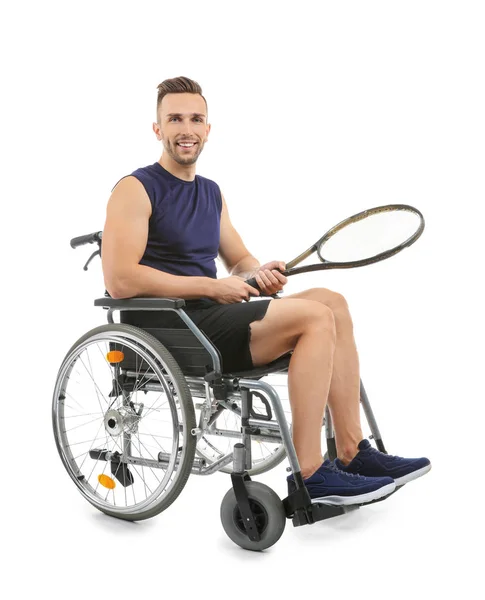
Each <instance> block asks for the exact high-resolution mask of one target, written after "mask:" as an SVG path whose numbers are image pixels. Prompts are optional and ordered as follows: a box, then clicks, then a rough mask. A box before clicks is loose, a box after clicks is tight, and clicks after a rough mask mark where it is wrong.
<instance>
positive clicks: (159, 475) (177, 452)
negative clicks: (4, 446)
mask: <svg viewBox="0 0 485 600" xmlns="http://www.w3.org/2000/svg"><path fill="white" fill-rule="evenodd" d="M101 240H102V232H95V233H92V234H88V235H84V236H79V237H77V238H74V239H73V240H71V246H72V247H73V248H75V247H78V246H81V245H83V244H88V243H97V244H98V250H97V251H95V252H94V253H93V254H92V255H91V257H90V258H89V260H88V262H87V263H86V265H85V266H84V270H87V267H88V264H89V262H90V261H91V260H92V259H93V258H94V256H96V255H100V254H101ZM256 301H257V300H256ZM94 304H95V306H99V307H102V308H103V309H105V310H107V321H108V323H107V324H104V325H101V326H98V327H96V328H94V329H92V330H91V331H88V332H87V333H85V334H84V335H83V336H82V337H81V338H80V339H78V340H77V341H76V342H75V343H74V344H73V346H72V347H71V348H70V350H69V351H68V352H67V354H66V356H65V358H64V360H63V362H62V364H61V367H60V369H59V372H58V375H57V379H56V383H55V387H54V394H53V406H52V419H53V430H54V437H55V442H56V445H57V449H58V452H59V455H60V457H61V460H62V462H63V464H64V467H65V468H66V470H67V472H68V474H69V475H70V477H71V479H72V480H73V482H74V483H75V485H76V486H77V488H78V490H79V491H80V493H81V494H82V495H83V496H84V497H85V498H86V500H87V501H88V502H90V503H91V504H92V505H93V506H94V507H96V508H97V509H98V510H100V511H102V512H103V513H105V514H107V515H110V516H113V517H117V518H119V519H126V520H130V521H137V520H143V519H148V518H151V517H154V516H156V515H158V514H159V513H161V512H162V511H164V510H166V509H167V508H168V507H169V506H170V505H171V504H172V503H173V502H174V501H175V500H176V499H177V497H178V496H179V494H180V493H181V492H182V490H183V488H184V486H185V484H186V482H187V480H188V477H189V475H191V474H194V475H210V474H212V473H215V472H216V471H221V472H223V473H227V474H229V475H230V477H231V488H230V489H229V490H228V492H227V493H226V495H225V496H224V498H223V500H222V504H221V510H220V518H221V522H222V526H223V528H224V530H225V532H226V534H227V535H228V536H229V538H230V539H231V540H232V541H233V542H234V543H235V544H237V545H239V546H240V547H241V548H244V549H247V550H256V551H258V550H264V549H266V548H269V547H271V546H272V545H274V544H275V543H276V542H277V541H278V540H279V538H280V537H281V535H282V534H283V531H284V529H285V525H286V521H287V519H291V520H292V522H293V525H294V526H296V527H297V526H302V525H307V524H313V523H315V522H317V521H321V520H323V519H327V518H331V517H335V516H338V515H341V514H343V513H345V512H348V511H350V510H355V509H357V508H359V506H358V505H350V506H336V505H332V504H325V503H323V502H321V503H314V502H313V503H312V501H311V499H310V496H309V494H308V491H307V489H306V487H305V486H304V484H303V478H302V476H301V472H300V466H299V463H298V458H297V456H296V452H295V448H294V445H293V442H292V437H291V424H290V421H291V411H286V412H285V410H284V407H283V403H282V401H281V398H280V395H279V394H278V391H277V389H276V386H273V385H270V384H269V383H267V382H266V381H262V379H264V378H265V377H266V376H268V375H269V374H277V375H280V376H282V377H285V375H286V373H287V371H288V366H289V363H290V359H291V352H290V353H288V354H286V355H284V356H282V357H280V358H278V359H277V360H275V361H273V362H271V363H269V364H267V365H265V366H262V367H257V368H254V369H252V370H250V371H238V372H226V371H224V366H223V363H222V360H221V356H220V354H219V351H218V350H217V348H216V347H215V346H214V345H213V344H212V343H211V341H210V340H209V338H208V337H207V336H206V335H205V334H204V333H203V332H202V331H201V330H199V329H198V328H197V327H196V325H195V324H194V323H193V322H192V320H191V319H190V317H189V316H188V315H187V313H186V312H185V311H184V306H185V301H184V300H183V299H180V298H130V299H123V300H118V299H113V298H111V297H109V295H108V293H107V292H106V293H105V296H104V297H103V298H98V299H96V300H95V302H94ZM132 310H137V311H140V310H142V311H145V310H149V311H153V310H156V311H160V310H162V311H173V312H175V313H176V314H177V315H178V317H179V318H180V324H181V327H180V328H177V329H175V328H146V329H145V328H144V329H140V328H138V327H135V326H133V325H130V324H127V323H126V322H123V321H126V315H127V314H128V312H129V311H132ZM116 312H118V313H119V318H120V322H119V323H117V322H115V320H114V318H113V314H114V313H116ZM360 391H361V405H362V407H363V411H364V414H365V417H366V419H367V422H368V425H369V428H370V430H371V432H372V435H370V439H373V440H374V442H375V444H376V446H377V448H378V449H379V450H380V451H381V452H386V450H385V448H384V444H383V442H382V438H381V435H380V432H379V429H378V427H377V423H376V420H375V418H374V415H373V412H372V409H371V407H370V403H369V400H368V398H367V395H366V392H365V389H364V386H363V384H362V381H361V388H360ZM196 411H197V413H198V418H196ZM322 425H324V427H325V437H326V444H327V452H326V453H325V458H330V460H333V459H334V458H335V457H336V445H335V436H334V431H333V427H332V419H331V415H330V412H329V410H328V407H327V409H326V412H325V417H324V421H323V424H322ZM285 458H287V459H288V461H289V468H288V469H287V470H288V471H291V472H292V473H293V475H294V479H295V487H296V490H295V491H294V492H292V493H291V494H290V495H289V496H288V497H286V498H284V499H283V500H282V499H280V498H279V496H278V495H277V494H276V493H275V492H274V491H273V490H272V489H271V488H270V487H269V486H267V485H265V484H263V483H261V482H259V481H253V480H252V477H253V476H255V475H260V474H262V473H264V472H267V471H269V470H270V469H272V468H274V467H275V466H276V465H278V464H280V463H281V462H282V461H283V460H284V459H285ZM377 501H379V500H377Z"/></svg>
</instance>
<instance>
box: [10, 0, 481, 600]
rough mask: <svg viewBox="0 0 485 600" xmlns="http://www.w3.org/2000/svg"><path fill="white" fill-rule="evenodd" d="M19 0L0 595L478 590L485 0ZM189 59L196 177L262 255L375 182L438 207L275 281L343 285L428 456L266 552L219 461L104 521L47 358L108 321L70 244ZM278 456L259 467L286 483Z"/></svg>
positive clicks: (396, 430) (294, 249) (392, 426)
mask: <svg viewBox="0 0 485 600" xmlns="http://www.w3.org/2000/svg"><path fill="white" fill-rule="evenodd" d="M14 6H15V8H8V9H2V14H1V15H0V22H1V25H0V45H1V48H0V50H1V53H2V76H1V88H2V92H1V104H2V109H1V112H0V119H1V122H0V126H1V131H2V136H1V144H2V167H3V168H2V178H1V185H2V201H3V203H2V213H3V218H2V233H3V235H2V270H3V274H4V276H3V285H2V287H3V291H2V307H3V315H4V318H3V323H2V329H3V332H2V338H3V342H4V343H3V349H2V354H3V360H2V372H3V381H4V382H6V383H7V385H6V386H5V385H3V386H2V388H3V391H4V393H3V394H2V395H3V419H2V423H3V427H2V429H3V436H2V438H3V444H2V458H3V460H2V469H1V472H2V489H3V490H4V491H3V492H2V495H1V496H2V504H3V505H4V507H3V517H4V522H3V527H2V541H3V547H4V548H5V549H6V552H7V560H6V561H5V559H4V561H3V565H2V566H3V567H4V568H5V570H6V572H7V578H5V577H4V578H3V581H2V583H3V585H5V586H7V585H8V584H10V583H11V584H12V585H14V586H15V587H14V588H11V591H10V592H8V595H7V596H5V597H9V598H27V597H29V598H30V597H34V596H35V597H36V596H39V595H42V596H44V595H47V594H48V595H49V597H51V598H61V597H62V598H65V597H69V598H85V597H90V598H104V597H106V596H107V595H108V594H111V595H113V596H115V597H117V598H131V597H134V596H135V594H136V597H138V598H142V597H163V596H166V595H167V594H168V593H170V595H171V596H174V595H175V594H177V595H180V594H181V595H182V597H185V596H189V595H191V596H193V597H202V598H211V599H213V598H226V597H230V598H243V597H246V595H247V594H249V593H250V594H254V595H255V596H256V597H258V598H259V597H261V598H269V597H272V596H274V595H276V596H281V595H282V594H285V597H286V592H288V597H289V596H290V595H293V594H298V593H300V592H303V593H304V594H305V595H309V596H328V597H336V596H337V595H338V597H339V598H373V599H376V598H377V599H378V598H389V597H393V598H407V597H414V598H425V597H429V596H430V595H431V594H432V595H433V596H435V597H443V596H446V597H452V596H455V595H456V594H458V593H460V594H461V595H462V596H463V597H466V598H470V599H472V598H478V597H479V585H480V586H481V589H482V591H483V584H480V579H481V578H480V574H479V571H478V559H479V556H480V553H481V552H482V550H481V545H482V542H481V539H482V537H483V533H484V528H483V525H484V522H483V507H482V498H483V466H482V465H483V459H482V456H483V444H482V439H483V427H482V423H483V416H484V410H483V403H484V394H483V383H482V380H483V377H482V372H483V363H484V358H485V356H484V351H483V334H484V321H483V313H484V307H483V292H482V287H483V286H482V279H483V258H484V253H483V243H482V240H483V234H482V221H481V219H480V216H481V215H482V214H483V209H482V203H483V201H484V191H485V189H484V188H485V183H484V176H483V165H484V158H485V156H484V154H485V151H484V139H485V118H484V112H485V111H484V109H483V107H484V106H485V86H484V76H483V73H484V56H485V42H484V36H483V31H484V27H485V18H484V16H485V14H484V13H485V11H484V7H483V3H481V2H469V1H463V0H461V1H459V2H458V1H456V2H448V1H443V0H442V1H440V2H432V1H426V0H421V1H408V2H394V1H389V0H388V1H382V2H377V1H368V2H367V1H365V2H364V1H361V2H354V1H346V2H310V1H305V0H300V1H299V2H286V1H279V2H270V1H267V2H254V1H250V0H247V1H246V2H244V3H233V2H215V1H208V2H207V1H206V2H188V1H185V2H165V1H163V0H159V1H158V2H143V1H141V2H138V3H136V4H135V3H131V2H120V1H118V2H89V1H85V2H82V3H78V4H76V5H74V3H71V2H69V3H61V2H59V3H56V2H49V1H46V2H39V3H34V2H17V3H15V5H14ZM179 75H185V76H188V77H190V78H193V79H195V80H196V81H198V82H199V83H200V84H201V86H202V89H203V93H204V95H205V96H206V98H207V100H208V103H209V121H210V122H211V123H212V132H211V135H210V140H209V142H208V144H207V145H206V147H205V150H204V152H203V154H202V156H201V158H200V160H199V163H198V173H200V174H201V175H205V176H206V177H209V178H211V179H214V180H215V181H217V182H218V183H219V184H220V186H221V188H222V190H223V193H224V195H225V197H226V200H227V203H228V206H229V211H230V215H231V218H232V221H233V223H234V224H235V226H236V228H237V229H238V231H239V232H240V233H241V235H242V237H243V239H244V241H245V242H246V244H247V246H248V247H249V249H250V250H251V251H252V252H253V253H254V254H255V256H257V257H258V259H259V260H260V261H261V262H265V261H267V260H271V259H280V260H286V261H288V260H290V259H291V258H293V257H294V256H295V255H296V254H298V253H299V252H300V251H302V250H303V249H304V248H306V247H307V246H308V245H309V244H310V243H311V242H313V241H314V239H316V238H318V237H319V235H320V234H321V233H322V232H323V231H324V230H325V229H328V228H329V227H330V226H332V225H333V224H335V223H336V222H338V221H340V220H341V219H343V218H345V217H347V216H349V215H351V214H353V213H355V212H358V211H360V210H363V209H365V208H369V207H372V206H377V205H379V204H387V203H393V202H403V203H409V204H412V205H415V206H417V207H418V208H419V209H420V210H421V211H422V212H423V213H424V215H425V217H426V223H427V227H426V230H425V233H424V235H423V237H422V238H421V239H420V240H419V241H418V243H416V244H415V246H413V247H412V248H410V249H408V250H406V251H405V252H403V253H402V254H400V255H398V256H396V257H394V258H392V259H390V260H389V261H387V262H385V263H381V264H378V265H373V266H371V267H366V268H365V269H361V270H352V271H341V272H337V271H334V272H326V273H320V274H318V273H317V274H312V275H302V276H297V277H294V278H292V279H290V282H289V283H288V285H287V290H286V293H287V294H289V293H292V292H295V291H300V290H303V289H306V288H308V287H314V286H321V287H328V288H330V289H335V290H337V291H340V292H342V293H343V294H344V295H345V296H346V298H347V300H348V302H349V305H350V307H351V311H352V315H353V318H354V324H355V334H356V339H357V345H358V348H359V352H360V359H361V368H362V378H363V380H364V383H365V385H366V388H367V391H368V394H369V397H370V400H371V403H372V406H373V408H374V411H375V414H376V417H377V420H378V423H379V426H380V429H381V432H382V434H383V439H384V441H385V443H386V445H387V447H388V450H389V451H390V452H391V453H395V454H401V455H404V456H421V455H426V456H429V457H430V459H431V460H432V462H433V469H432V471H431V472H430V474H429V475H427V476H426V477H424V478H423V479H421V480H419V481H416V482H413V483H411V484H409V485H408V486H406V487H405V488H404V489H403V490H401V491H400V492H399V494H396V495H395V496H393V497H392V498H390V499H389V500H387V501H385V502H383V503H379V504H376V505H373V506H370V507H366V508H364V509H361V510H359V511H356V512H354V513H351V514H349V515H346V516H343V517H340V518H338V519H333V520H329V521H326V522H322V523H318V524H316V525H313V526H311V527H302V528H296V529H295V528H293V527H292V524H291V522H290V521H288V523H287V529H286V531H285V533H284V535H283V537H282V539H281V540H280V541H279V542H278V543H277V544H276V545H275V546H274V547H273V548H271V549H270V550H268V551H266V552H265V553H263V554H258V553H249V552H245V551H243V550H240V549H239V548H238V547H237V546H235V545H234V544H233V543H232V542H231V541H230V540H229V539H228V538H227V537H226V535H225V534H224V532H223V530H222V527H221V524H220V520H219V507H220V502H221V500H222V497H223V495H224V493H225V492H226V490H227V489H228V487H229V478H228V476H226V475H223V474H215V475H213V476H211V477H207V478H198V477H195V476H194V477H191V478H189V481H188V484H187V486H186V488H185V489H184V491H183V493H182V495H181V496H180V497H179V499H178V500H177V501H176V502H175V504H174V505H173V506H172V507H170V508H169V509H168V510H167V511H166V512H164V513H162V514H161V515H159V516H158V517H156V518H155V519H152V520H151V521H147V522H143V523H138V524H130V523H123V522H118V521H116V520H114V519H109V518H107V517H105V516H104V515H102V514H101V513H98V512H97V511H96V510H95V509H94V508H92V507H91V506H90V505H89V504H87V503H86V501H85V500H84V499H83V498H82V497H81V495H80V494H79V493H78V492H77V490H76V489H75V487H74V485H73V484H72V482H71V481H70V479H69V477H68V475H67V473H66V472H65V471H64V469H63V467H62V464H61V462H60V459H59V457H58V455H57V451H56V449H55V445H54V440H53V435H52V427H51V422H50V410H51V408H50V407H51V397H52V391H53V386H54V382H55V378H56V374H57V369H58V368H59V366H60V363H61V361H62V359H63V357H64V355H65V353H66V352H67V350H68V348H69V347H70V346H71V345H72V344H73V343H74V341H75V340H76V339H77V338H78V337H80V336H81V335H82V334H83V333H84V332H86V331H87V330H88V329H91V328H93V327H96V326H97V325H100V324H102V323H103V322H104V321H105V318H106V316H105V312H104V311H103V310H102V309H98V308H94V307H93V300H94V298H96V297H100V296H102V294H103V289H104V288H103V282H102V275H101V265H100V262H99V259H97V260H95V261H93V263H92V266H91V268H90V270H89V271H88V272H87V273H86V272H83V270H82V266H83V264H84V262H85V260H87V258H88V255H89V250H91V248H89V249H86V248H83V249H78V250H76V251H74V250H72V249H71V248H70V246H69V240H70V238H72V237H74V236H77V235H81V234H84V233H89V232H92V231H96V230H100V229H102V228H103V225H104V217H105V209H106V203H107V200H108V197H109V195H110V191H111V188H112V187H113V186H114V184H115V183H116V182H117V181H118V179H119V178H121V177H123V176H124V175H126V174H129V173H131V172H132V171H133V170H134V169H136V168H137V167H140V166H145V165H147V164H151V163H153V162H155V161H156V160H158V158H159V156H160V154H161V145H160V143H159V142H157V141H156V138H155V136H154V134H153V132H152V130H151V124H152V122H153V120H154V117H155V106H156V86H157V85H158V84H159V83H160V82H161V81H163V80H164V79H166V78H169V77H176V76H179ZM93 249H94V248H93ZM220 275H223V273H220ZM285 466H286V463H283V464H282V465H280V466H279V467H277V468H276V469H274V470H273V471H272V472H270V473H268V474H266V475H263V476H261V477H259V478H257V479H258V480H261V481H263V482H265V483H267V484H268V485H271V486H272V487H273V489H275V491H276V492H277V493H278V494H279V495H280V496H284V495H285V491H286V484H285V476H286V472H285ZM475 539H476V540H477V541H478V542H479V546H478V547H475V546H473V541H474V540H475ZM248 586H251V591H248ZM169 589H170V591H169Z"/></svg>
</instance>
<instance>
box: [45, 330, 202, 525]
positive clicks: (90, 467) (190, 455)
mask: <svg viewBox="0 0 485 600" xmlns="http://www.w3.org/2000/svg"><path fill="white" fill-rule="evenodd" d="M94 345H97V346H98V351H97V352H96V351H95V350H91V351H90V350H89V349H90V347H91V346H94ZM100 346H101V347H102V348H103V350H104V354H103V350H101V348H100ZM118 347H119V348H121V349H122V350H124V352H119V354H118V355H113V354H110V353H109V352H108V354H106V350H109V351H111V349H112V348H118ZM83 353H84V354H85V356H84V359H83ZM128 353H131V354H130V356H132V357H135V359H136V360H135V363H134V364H135V365H136V366H137V365H138V362H137V360H138V359H139V363H140V365H142V364H143V365H144V367H143V369H144V370H143V371H140V372H139V373H138V372H137V371H135V375H132V376H131V379H130V375H129V371H128V367H127V368H126V371H125V372H123V371H122V369H123V368H124V367H123V365H124V362H126V361H127V360H128V359H127V358H126V356H128ZM113 356H115V358H112V357H113ZM121 356H123V357H124V358H118V357H121ZM100 357H101V358H100ZM107 357H109V360H110V361H111V360H113V361H114V362H108V358H107ZM96 361H97V362H96ZM78 362H80V366H79V371H78V370H77V369H78V367H76V364H77V363H78ZM116 362H118V363H119V366H118V367H117V366H116ZM93 363H94V367H93ZM98 363H99V366H98ZM106 366H107V367H108V368H106ZM136 368H137V367H136ZM84 371H88V372H89V371H91V373H90V378H91V379H92V382H91V383H90V388H91V389H90V388H89V387H88V386H86V387H83V386H82V376H83V374H84ZM113 371H114V372H115V373H117V376H116V377H113ZM120 373H121V376H120ZM123 373H125V374H124V375H123ZM94 375H96V376H98V375H99V376H100V377H102V380H100V383H97V382H96V381H95V377H94ZM110 379H111V380H110ZM71 380H72V381H71ZM80 380H81V383H80ZM87 381H88V382H89V378H87ZM154 381H155V383H152V382H154ZM156 381H158V382H159V384H160V387H159V388H158V387H157V385H158V384H157V383H156ZM70 384H72V386H71V385H70ZM108 386H109V387H108ZM150 386H151V387H150ZM154 387H155V388H156V389H155V390H153V388H154ZM110 389H111V392H110V393H109V394H107V392H108V391H109V390H110ZM153 391H155V394H153V395H151V394H152V392H153ZM76 392H78V395H77V396H73V394H74V393H76ZM157 396H158V398H157ZM152 397H153V398H154V399H155V400H154V401H153V402H155V404H149V403H148V400H150V399H151V398H152ZM160 397H161V398H162V401H160ZM113 398H114V399H113ZM133 398H135V400H133ZM138 400H140V401H139V402H138ZM84 403H86V409H84V408H83V406H84ZM93 409H94V412H93ZM84 411H87V412H84ZM164 411H165V412H164ZM108 413H109V414H108ZM92 415H97V416H96V418H93V416H92ZM164 415H168V417H167V425H166V427H167V431H168V433H169V434H170V435H171V436H172V438H173V439H172V441H171V443H170V442H167V443H166V444H165V438H167V437H168V438H169V439H170V435H169V436H165V435H162V434H161V433H166V432H165V430H163V432H161V428H163V425H160V423H164V421H163V420H161V417H163V416H164ZM52 419H53V429H54V437H55V441H56V445H57V450H58V452H59V455H60V457H61V459H62V462H63V464H64V467H65V468H66V470H67V471H68V473H69V475H70V477H71V479H72V480H73V481H74V483H75V484H76V486H77V488H78V489H79V491H80V492H81V494H82V495H83V496H84V497H85V498H86V499H87V500H88V502H90V503H91V504H92V505H93V506H95V507H96V508H97V509H98V510H100V511H101V512H103V513H105V514H107V515H110V516H113V517H117V518H120V519H125V520H129V521H138V520H143V519H148V518H151V517H154V516H155V515H158V514H159V513H160V512H162V511H163V510H165V509H167V508H168V507H169V506H170V505H171V504H172V502H174V500H175V499H176V498H177V497H178V495H179V494H180V492H181V491H182V489H183V488H184V486H185V484H186V482H187V479H188V477H189V475H190V473H191V470H192V465H193V461H194V455H195V446H196V437H195V436H194V435H193V432H192V430H193V429H194V428H195V426H196V424H195V412H194V405H193V402H192V397H191V393H190V390H189V387H188V385H187V382H186V380H185V377H184V375H183V373H182V371H181V369H180V367H179V366H178V364H177V362H176V361H175V359H174V358H173V356H172V355H171V354H170V352H169V351H168V350H167V349H166V348H165V347H164V346H163V344H161V343H160V342H159V341H158V340H157V339H156V338H154V337H153V336H151V335H150V334H148V333H147V332H145V331H143V330H142V329H139V328H138V327H134V326H132V325H126V324H108V325H102V326H100V327H96V328H95V329H92V330H91V331H89V332H87V333H86V334H84V335H83V336H82V337H81V338H79V339H78V340H77V342H76V343H75V344H74V345H73V346H72V347H71V349H70V350H69V352H68V353H67V355H66V357H65V359H64V361H63V363H62V365H61V367H60V369H59V372H58V375H57V380H56V384H55V389H54V395H53V406H52ZM90 419H91V420H90ZM91 422H93V424H92V425H91ZM72 423H76V424H77V425H76V426H74V425H73V426H71V424H72ZM79 423H81V424H79ZM108 425H109V426H108ZM109 427H112V428H113V429H112V430H110V429H109ZM83 428H84V429H83ZM76 429H78V430H80V432H81V431H82V432H83V434H84V437H88V436H87V434H88V432H91V431H92V432H95V435H94V439H92V440H90V439H89V437H88V439H87V441H85V440H84V439H83V435H81V434H80V433H79V437H80V438H81V439H80V440H79V441H77V440H76V441H71V438H70V437H69V436H70V435H71V436H72V438H74V439H75V435H76ZM115 434H116V435H115ZM162 444H165V445H162ZM127 448H128V449H127ZM85 449H86V451H84V452H83V450H85ZM119 450H121V452H119ZM133 450H134V451H133ZM159 450H160V452H159ZM162 450H163V452H162ZM93 454H94V458H93ZM108 466H109V467H110V468H111V474H107V473H109V471H107V472H106V473H105V471H106V470H107V469H108ZM100 471H102V473H99V472H100ZM96 474H97V478H96ZM103 478H104V479H103ZM103 486H104V487H103ZM115 488H117V490H116V492H115ZM135 488H136V493H135ZM115 494H116V497H115ZM131 497H133V501H132V500H131Z"/></svg>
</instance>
